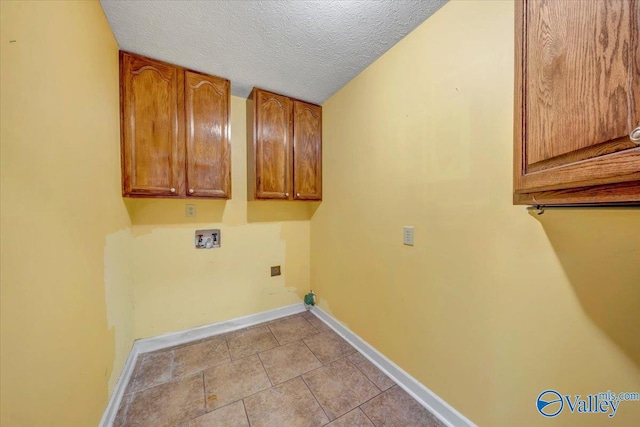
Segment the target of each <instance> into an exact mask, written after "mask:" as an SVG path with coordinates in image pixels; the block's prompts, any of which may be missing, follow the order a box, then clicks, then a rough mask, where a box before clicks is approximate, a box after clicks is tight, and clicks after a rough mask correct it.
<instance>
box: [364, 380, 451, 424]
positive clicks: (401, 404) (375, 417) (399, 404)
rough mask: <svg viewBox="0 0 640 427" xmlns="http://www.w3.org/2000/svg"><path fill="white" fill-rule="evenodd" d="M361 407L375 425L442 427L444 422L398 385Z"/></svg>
mask: <svg viewBox="0 0 640 427" xmlns="http://www.w3.org/2000/svg"><path fill="white" fill-rule="evenodd" d="M361 409H362V410H363V411H364V413H365V414H367V416H368V417H369V418H370V419H371V421H373V423H374V424H375V425H377V426H389V427H405V426H415V427H419V426H422V427H444V424H442V423H441V422H440V421H439V420H438V419H436V418H435V417H434V416H433V415H432V414H431V413H430V412H429V411H427V410H426V409H425V408H424V407H423V406H422V405H420V404H419V403H418V402H416V401H415V400H414V399H413V398H412V397H411V396H409V395H408V394H407V393H406V392H405V391H404V390H402V389H401V388H400V387H398V386H395V387H393V388H390V389H389V390H387V391H385V392H384V393H382V394H381V395H380V396H377V397H376V398H375V399H371V401H369V402H367V403H365V404H364V405H362V407H361Z"/></svg>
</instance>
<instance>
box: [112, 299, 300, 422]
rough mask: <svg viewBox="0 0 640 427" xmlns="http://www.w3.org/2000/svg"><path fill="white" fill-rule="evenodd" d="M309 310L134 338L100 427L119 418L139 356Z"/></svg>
mask: <svg viewBox="0 0 640 427" xmlns="http://www.w3.org/2000/svg"><path fill="white" fill-rule="evenodd" d="M303 311H305V308H304V305H303V304H302V302H300V303H298V304H293V305H288V306H285V307H280V308H276V309H274V310H269V311H263V312H261V313H256V314H250V315H249V316H244V317H238V318H236V319H231V320H226V321H224V322H218V323H212V324H210V325H204V326H198V327H196V328H192V329H187V330H185V331H179V332H172V333H169V334H165V335H159V336H157V337H153V338H143V339H138V340H136V341H134V343H133V347H132V348H131V351H130V352H129V357H127V361H126V362H125V364H124V367H123V368H122V373H121V374H120V377H119V378H118V382H117V383H116V386H115V388H114V389H113V393H111V398H110V399H109V403H108V404H107V408H106V409H105V411H104V414H102V419H101V420H100V427H111V426H112V425H113V422H114V421H115V419H116V415H117V413H118V408H119V407H120V402H122V397H123V396H124V392H125V390H126V388H127V385H128V384H129V380H130V379H131V375H132V374H133V369H134V368H135V366H136V362H137V360H138V356H140V355H141V354H143V353H149V352H150V351H156V350H161V349H163V348H168V347H173V346H175V345H180V344H184V343H187V342H190V341H197V340H200V339H203V338H209V337H212V336H214V335H220V334H224V333H227V332H231V331H235V330H237V329H242V328H246V327H248V326H252V325H256V324H258V323H263V322H268V321H270V320H275V319H279V318H281V317H285V316H290V315H292V314H297V313H302V312H303Z"/></svg>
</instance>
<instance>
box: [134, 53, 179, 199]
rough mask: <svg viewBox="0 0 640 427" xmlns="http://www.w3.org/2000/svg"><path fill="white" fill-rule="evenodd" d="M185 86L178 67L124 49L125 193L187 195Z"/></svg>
mask: <svg viewBox="0 0 640 427" xmlns="http://www.w3.org/2000/svg"><path fill="white" fill-rule="evenodd" d="M182 84H183V82H182V73H181V72H179V70H178V69H177V68H176V67H172V66H170V65H168V64H164V63H162V62H157V61H153V60H150V59H147V58H142V57H136V56H133V55H129V54H126V53H121V96H122V98H123V99H122V102H121V105H122V144H123V149H122V161H123V171H124V174H123V193H124V194H125V195H165V196H172V195H180V194H183V193H184V179H183V178H182V176H183V174H184V171H183V168H184V149H183V141H182V114H181V113H180V111H182V110H181V105H180V103H181V100H182Z"/></svg>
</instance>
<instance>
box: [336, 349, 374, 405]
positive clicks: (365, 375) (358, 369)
mask: <svg viewBox="0 0 640 427" xmlns="http://www.w3.org/2000/svg"><path fill="white" fill-rule="evenodd" d="M345 358H346V359H347V363H350V364H351V366H353V367H354V368H356V370H357V371H358V372H360V373H361V374H362V376H363V377H365V378H366V379H367V381H369V382H370V383H371V385H373V386H374V387H375V388H376V390H379V391H380V393H382V391H383V390H380V387H378V386H377V385H376V383H374V382H373V381H371V378H369V377H368V376H367V374H365V373H364V372H362V370H361V369H360V368H358V365H356V364H355V363H353V362H352V361H351V360H349V357H348V356H345ZM380 393H378V394H376V396H378V395H379V394H380ZM374 397H375V396H374ZM371 399H373V397H372V398H371ZM371 399H369V400H371Z"/></svg>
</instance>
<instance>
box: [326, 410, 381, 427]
mask: <svg viewBox="0 0 640 427" xmlns="http://www.w3.org/2000/svg"><path fill="white" fill-rule="evenodd" d="M327 427H374V425H373V423H372V422H371V421H370V420H369V418H367V416H366V415H365V414H364V412H362V411H361V410H360V408H356V409H354V410H353V411H351V412H348V413H346V414H345V415H343V416H341V417H340V418H338V419H337V420H335V421H333V422H332V423H330V424H327Z"/></svg>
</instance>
